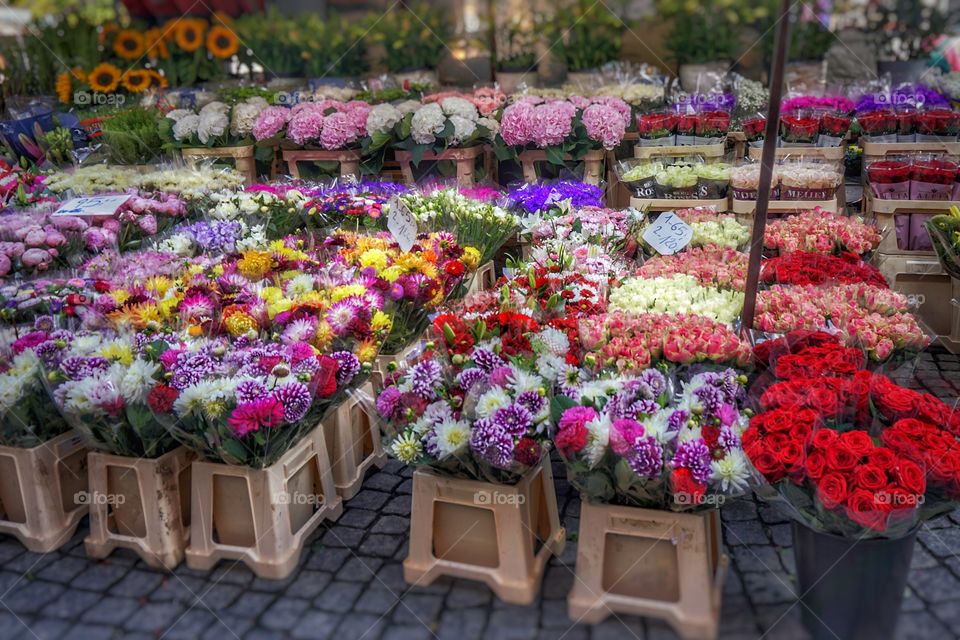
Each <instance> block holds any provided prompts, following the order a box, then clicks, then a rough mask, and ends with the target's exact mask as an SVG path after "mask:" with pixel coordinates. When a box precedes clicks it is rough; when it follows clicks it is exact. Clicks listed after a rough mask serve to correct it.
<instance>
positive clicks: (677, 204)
mask: <svg viewBox="0 0 960 640" xmlns="http://www.w3.org/2000/svg"><path fill="white" fill-rule="evenodd" d="M630 206H631V207H633V208H634V209H639V210H644V209H647V210H649V211H674V210H676V209H690V208H693V207H713V208H714V209H716V210H717V212H718V213H724V212H725V211H727V210H728V209H729V208H730V199H729V198H716V199H710V200H699V199H691V200H674V199H671V198H637V197H632V198H630Z"/></svg>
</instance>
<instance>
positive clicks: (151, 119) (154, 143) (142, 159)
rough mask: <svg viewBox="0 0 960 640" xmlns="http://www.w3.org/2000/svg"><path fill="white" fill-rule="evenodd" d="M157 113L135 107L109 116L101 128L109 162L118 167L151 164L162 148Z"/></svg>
mask: <svg viewBox="0 0 960 640" xmlns="http://www.w3.org/2000/svg"><path fill="white" fill-rule="evenodd" d="M158 116H159V114H158V113H157V112H156V111H153V110H149V109H144V108H142V107H133V108H130V109H125V110H123V111H118V112H117V113H116V114H113V115H110V116H106V117H105V118H104V120H103V124H102V126H101V129H102V131H103V136H102V138H101V140H102V141H103V145H104V148H105V149H106V153H107V159H108V160H109V161H110V162H112V163H115V164H149V163H151V162H153V161H154V160H156V158H157V155H158V151H159V150H160V149H161V147H162V146H163V139H162V138H161V137H160V128H159V123H158Z"/></svg>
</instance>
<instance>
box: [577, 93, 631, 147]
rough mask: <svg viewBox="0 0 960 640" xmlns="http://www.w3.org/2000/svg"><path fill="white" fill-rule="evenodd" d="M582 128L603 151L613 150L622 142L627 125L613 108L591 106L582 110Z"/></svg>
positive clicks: (598, 105) (597, 105)
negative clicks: (584, 128) (601, 146)
mask: <svg viewBox="0 0 960 640" xmlns="http://www.w3.org/2000/svg"><path fill="white" fill-rule="evenodd" d="M582 119H583V126H584V127H586V129H587V135H588V136H590V138H591V139H593V140H596V141H597V142H599V143H600V144H601V145H603V148H604V149H607V150H609V149H613V148H614V147H616V146H617V145H618V144H620V141H621V140H623V134H624V133H626V131H627V125H626V123H625V122H624V121H623V119H622V118H621V117H620V114H619V113H617V110H616V109H614V108H613V107H608V106H606V105H602V104H592V105H590V106H589V107H587V108H586V109H584V110H583V117H582Z"/></svg>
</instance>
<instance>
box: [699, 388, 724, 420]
mask: <svg viewBox="0 0 960 640" xmlns="http://www.w3.org/2000/svg"><path fill="white" fill-rule="evenodd" d="M693 395H694V397H695V398H696V399H697V400H699V402H700V405H701V406H702V407H703V414H704V416H705V417H707V418H713V417H714V416H716V415H717V414H718V413H719V412H720V407H721V406H723V394H722V393H721V392H720V390H719V389H717V388H716V387H711V386H703V387H699V388H697V389H695V390H694V392H693Z"/></svg>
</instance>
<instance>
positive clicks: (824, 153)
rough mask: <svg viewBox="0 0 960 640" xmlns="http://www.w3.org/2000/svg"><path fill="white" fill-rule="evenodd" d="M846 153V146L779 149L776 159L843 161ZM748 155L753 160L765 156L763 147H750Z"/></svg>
mask: <svg viewBox="0 0 960 640" xmlns="http://www.w3.org/2000/svg"><path fill="white" fill-rule="evenodd" d="M845 153H846V146H845V145H841V146H839V147H777V151H776V157H778V158H784V157H786V156H805V157H807V158H816V159H817V160H833V161H837V162H839V161H841V160H843V156H844V154H845ZM747 155H748V156H749V157H750V158H752V159H753V160H759V159H760V156H762V155H763V147H750V149H749V150H748V151H747Z"/></svg>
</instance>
